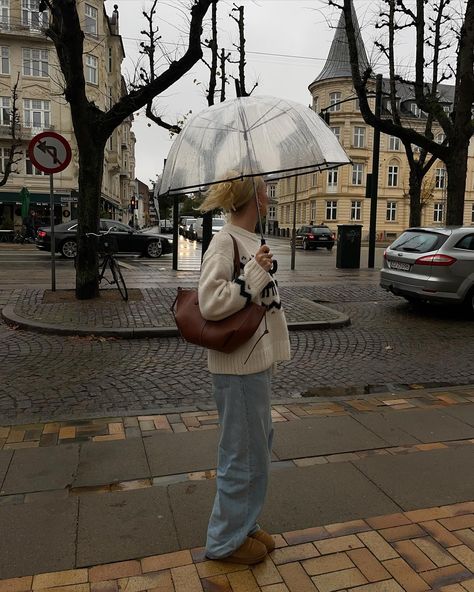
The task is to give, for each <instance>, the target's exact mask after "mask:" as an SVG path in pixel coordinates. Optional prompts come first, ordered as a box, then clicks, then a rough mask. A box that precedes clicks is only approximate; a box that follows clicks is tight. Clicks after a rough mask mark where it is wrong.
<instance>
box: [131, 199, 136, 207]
mask: <svg viewBox="0 0 474 592" xmlns="http://www.w3.org/2000/svg"><path fill="white" fill-rule="evenodd" d="M130 207H131V208H132V210H134V209H135V207H136V201H135V198H134V197H132V198H131V200H130Z"/></svg>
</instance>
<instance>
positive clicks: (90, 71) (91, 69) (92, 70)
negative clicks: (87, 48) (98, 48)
mask: <svg viewBox="0 0 474 592" xmlns="http://www.w3.org/2000/svg"><path fill="white" fill-rule="evenodd" d="M97 63H98V60H97V58H96V57H95V56H93V55H86V82H89V83H90V84H97V78H98V77H97Z"/></svg>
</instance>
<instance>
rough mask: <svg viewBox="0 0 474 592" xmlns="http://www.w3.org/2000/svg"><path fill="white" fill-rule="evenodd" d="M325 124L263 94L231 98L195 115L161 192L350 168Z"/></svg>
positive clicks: (177, 144)
mask: <svg viewBox="0 0 474 592" xmlns="http://www.w3.org/2000/svg"><path fill="white" fill-rule="evenodd" d="M349 162H350V160H349V157H348V156H347V154H346V153H345V152H344V150H343V148H342V147H341V145H340V144H339V142H338V141H337V138H336V137H335V135H334V134H333V133H332V132H331V130H330V129H329V127H328V126H327V125H326V123H325V122H324V121H323V120H322V119H321V117H319V115H317V114H316V113H314V111H312V110H311V109H310V108H309V107H304V106H303V105H300V104H298V103H295V102H293V101H288V100H286V99H280V98H276V97H267V96H251V97H243V98H237V99H232V100H228V101H224V102H223V103H219V104H217V105H213V106H212V107H208V108H207V109H204V110H203V111H201V112H200V113H198V114H197V115H194V116H193V117H192V118H191V119H190V120H189V121H188V122H187V124H186V125H185V127H184V128H183V130H182V131H181V133H180V134H178V136H177V137H176V140H175V141H174V143H173V145H172V147H171V150H170V153H169V155H168V158H167V160H166V165H165V168H164V171H163V176H162V179H161V186H160V194H161V195H165V194H168V195H169V194H177V193H187V192H192V191H197V190H199V189H202V188H203V187H206V186H208V185H211V184H213V183H219V182H221V181H225V180H230V179H229V176H228V171H229V170H233V171H238V173H239V174H238V176H237V177H234V178H242V177H252V176H257V175H262V176H264V175H271V178H272V179H273V180H275V179H281V178H283V177H291V176H295V175H297V174H305V173H312V172H318V171H321V170H323V169H328V168H334V167H338V166H340V165H344V164H348V163H349Z"/></svg>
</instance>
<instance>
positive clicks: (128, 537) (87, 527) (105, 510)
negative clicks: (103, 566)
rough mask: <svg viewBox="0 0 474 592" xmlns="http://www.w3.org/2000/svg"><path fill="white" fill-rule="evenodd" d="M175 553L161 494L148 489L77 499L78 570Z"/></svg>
mask: <svg viewBox="0 0 474 592" xmlns="http://www.w3.org/2000/svg"><path fill="white" fill-rule="evenodd" d="M178 549H179V544H178V538H177V536H176V532H175V529H174V525H173V518H172V515H171V511H170V508H169V504H168V497H167V492H166V491H165V490H162V489H161V488H157V487H150V488H148V489H138V490H134V491H128V492H126V493H123V492H112V493H108V494H106V495H104V494H87V495H83V496H80V512H79V527H78V541H77V565H78V566H79V567H82V566H85V565H95V564H97V563H110V562H112V561H125V560H128V559H134V558H137V557H143V556H145V555H157V554H161V553H168V552H171V551H177V550H178Z"/></svg>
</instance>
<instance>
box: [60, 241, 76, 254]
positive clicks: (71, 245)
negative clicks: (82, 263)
mask: <svg viewBox="0 0 474 592" xmlns="http://www.w3.org/2000/svg"><path fill="white" fill-rule="evenodd" d="M60 251H61V255H62V256H63V257H65V258H66V259H74V257H75V256H76V255H77V243H76V241H75V240H74V239H73V238H68V239H66V240H65V241H64V242H62V243H61V247H60Z"/></svg>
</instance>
